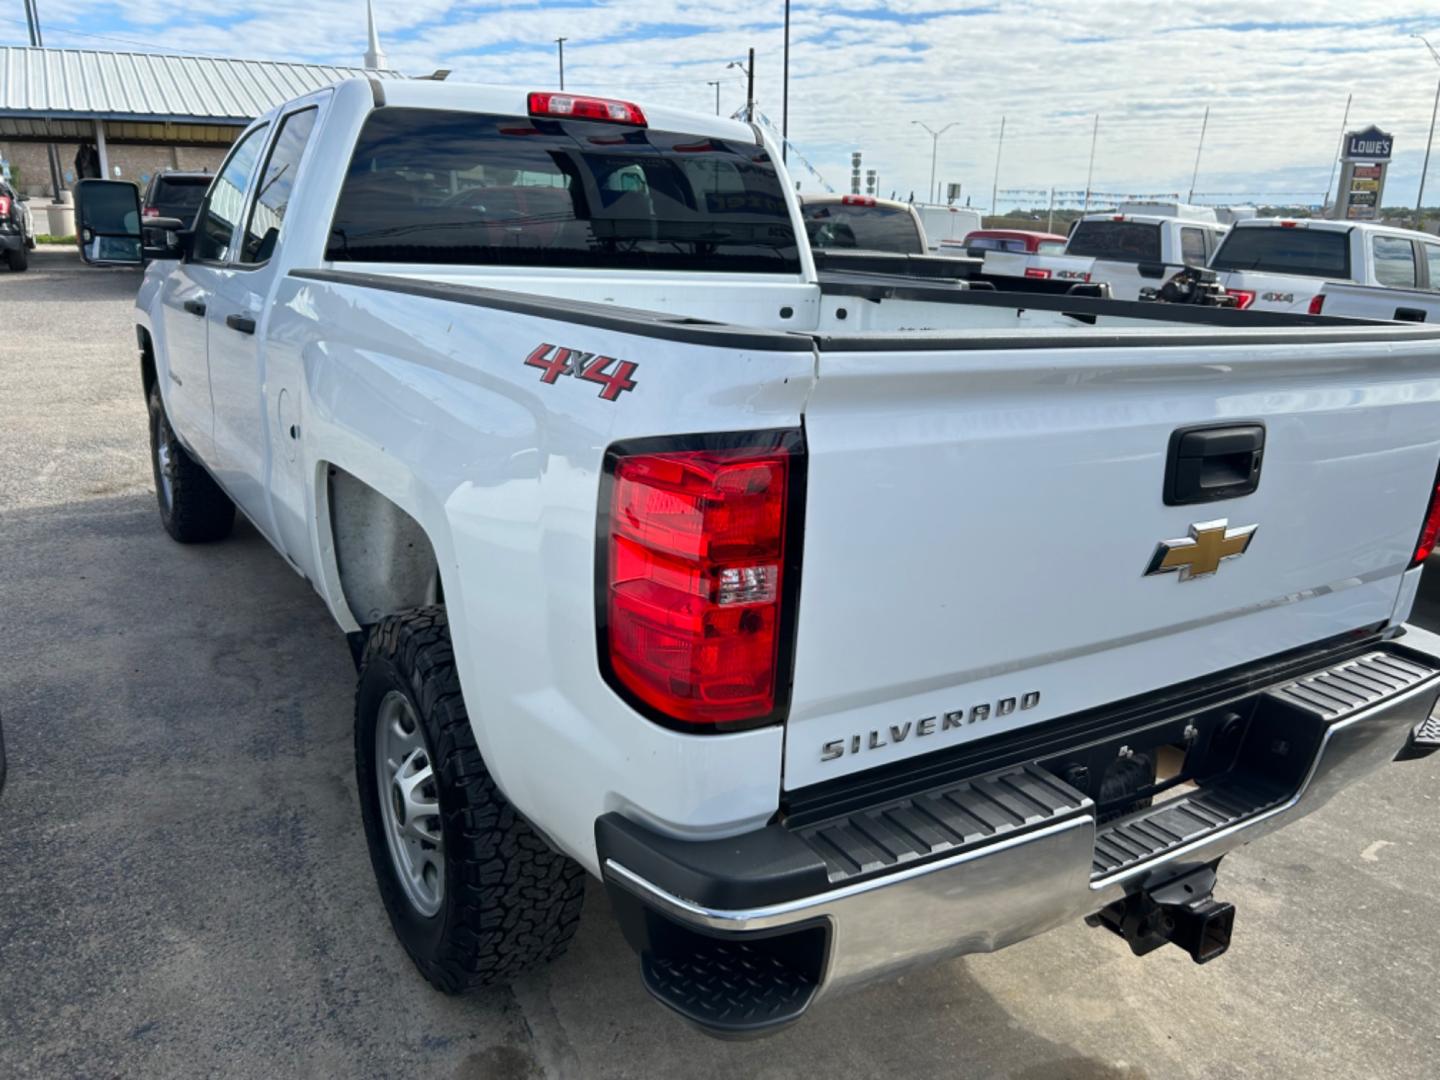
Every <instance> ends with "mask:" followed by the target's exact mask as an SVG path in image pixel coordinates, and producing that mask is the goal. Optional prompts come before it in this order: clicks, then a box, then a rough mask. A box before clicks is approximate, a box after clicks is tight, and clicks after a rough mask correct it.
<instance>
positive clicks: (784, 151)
mask: <svg viewBox="0 0 1440 1080" xmlns="http://www.w3.org/2000/svg"><path fill="white" fill-rule="evenodd" d="M781 86H782V89H781V91H780V95H781V96H780V160H781V161H782V162H784V161H789V160H790V158H789V153H790V0H785V77H784V79H783V80H782V83H781Z"/></svg>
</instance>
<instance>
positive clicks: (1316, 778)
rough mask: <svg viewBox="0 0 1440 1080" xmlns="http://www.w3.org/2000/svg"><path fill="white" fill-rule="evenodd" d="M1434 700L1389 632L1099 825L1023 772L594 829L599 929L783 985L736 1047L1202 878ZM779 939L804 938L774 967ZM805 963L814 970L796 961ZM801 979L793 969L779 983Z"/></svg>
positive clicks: (1417, 636)
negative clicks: (1177, 874)
mask: <svg viewBox="0 0 1440 1080" xmlns="http://www.w3.org/2000/svg"><path fill="white" fill-rule="evenodd" d="M1437 694H1440V637H1437V636H1436V635H1433V634H1430V633H1428V632H1427V631H1423V630H1419V629H1416V628H1409V627H1407V628H1406V631H1405V633H1404V634H1403V635H1400V636H1398V637H1397V638H1396V639H1395V640H1394V641H1390V642H1386V643H1385V644H1383V645H1380V646H1377V647H1375V648H1373V649H1371V650H1368V651H1366V652H1365V653H1364V654H1363V655H1361V656H1358V657H1349V658H1347V659H1345V660H1343V661H1342V662H1332V663H1329V664H1327V665H1325V666H1323V667H1321V668H1318V669H1316V670H1313V671H1309V672H1306V673H1305V674H1303V675H1301V676H1300V677H1298V678H1296V677H1291V678H1288V679H1285V680H1283V681H1280V682H1278V683H1277V684H1275V685H1270V686H1268V687H1264V688H1261V689H1258V690H1251V691H1250V692H1248V693H1247V694H1245V695H1244V696H1243V698H1241V699H1237V701H1236V702H1231V703H1229V707H1234V708H1238V709H1240V710H1241V711H1244V710H1246V709H1249V710H1251V713H1252V716H1253V717H1254V719H1252V720H1251V721H1250V727H1249V728H1247V733H1246V739H1247V740H1248V741H1247V744H1246V745H1247V747H1249V744H1250V743H1251V742H1253V743H1254V744H1255V745H1254V747H1251V748H1250V749H1247V750H1245V751H1244V753H1245V754H1248V755H1250V757H1244V758H1243V760H1242V758H1237V763H1236V765H1235V766H1234V768H1233V769H1232V770H1231V771H1230V772H1227V773H1225V774H1223V775H1220V776H1217V777H1214V778H1212V779H1210V780H1209V781H1207V782H1202V783H1200V784H1199V786H1198V788H1197V789H1196V790H1195V791H1193V792H1191V793H1189V794H1186V795H1183V796H1180V797H1177V798H1171V799H1169V800H1167V801H1164V802H1161V803H1158V804H1157V805H1155V806H1151V807H1148V808H1145V809H1141V810H1138V811H1136V812H1134V813H1130V814H1126V815H1124V816H1122V817H1120V818H1118V819H1117V820H1113V821H1107V822H1105V823H1104V824H1098V823H1097V822H1098V815H1097V810H1096V806H1095V804H1094V802H1093V801H1092V800H1091V799H1090V798H1089V797H1087V796H1086V795H1084V794H1082V793H1081V792H1080V791H1078V790H1076V789H1075V788H1073V787H1071V786H1070V785H1069V784H1067V783H1065V782H1063V781H1062V780H1060V779H1059V778H1058V777H1057V776H1056V775H1054V774H1053V773H1052V772H1049V771H1047V770H1046V769H1044V768H1042V767H1040V765H1039V763H1037V762H1027V763H1024V764H1021V765H1018V766H1015V767H1011V768H1007V769H1002V770H999V771H996V772H993V773H990V774H987V775H983V776H978V777H971V778H967V779H965V780H963V781H960V782H958V783H952V784H949V785H946V786H945V787H943V788H937V789H934V790H929V791H925V792H922V793H913V792H912V793H909V794H907V795H905V796H904V797H902V798H897V799H894V800H892V801H887V802H883V803H881V804H879V805H870V806H867V807H865V808H863V809H859V810H853V811H851V812H848V813H846V814H844V815H843V816H840V817H837V818H833V819H829V820H825V821H819V822H814V823H811V824H807V825H804V826H803V827H797V828H792V829H786V828H785V827H784V826H783V825H782V824H775V825H772V826H769V827H767V829H766V830H762V834H764V835H763V836H762V834H747V835H746V836H742V837H735V838H732V839H730V840H727V841H707V842H703V843H694V842H690V843H686V842H684V841H677V840H672V839H669V838H661V837H658V836H656V835H655V834H648V833H646V831H645V830H644V829H642V828H640V827H639V826H635V825H633V824H632V823H629V822H626V821H624V819H619V818H618V816H617V815H607V816H606V818H602V819H601V820H600V822H598V823H597V843H598V845H599V849H600V853H601V857H602V865H603V868H604V875H605V880H606V882H607V885H608V886H609V889H610V892H611V895H612V898H614V899H615V906H616V910H617V914H619V915H620V917H621V922H622V926H623V927H624V928H625V930H626V935H627V937H628V938H629V939H630V941H631V944H632V945H633V946H635V947H636V949H637V950H638V951H640V952H641V954H642V958H645V962H646V963H647V964H650V965H651V966H653V960H654V958H655V957H656V956H657V955H662V956H663V955H664V954H666V953H669V954H671V958H672V959H673V958H675V957H680V958H683V956H684V955H685V954H687V952H689V951H695V950H696V949H697V948H698V947H699V946H703V945H704V944H705V943H706V942H707V941H716V940H718V941H722V942H745V943H747V944H751V945H753V946H755V947H756V948H757V949H759V950H760V951H761V952H763V953H767V954H773V955H774V956H777V957H778V958H779V959H778V962H780V963H782V964H788V965H790V966H791V968H794V969H796V970H795V971H794V974H795V975H797V976H798V977H799V978H800V979H801V981H802V983H804V985H807V986H808V987H809V991H810V992H809V993H808V994H805V993H801V994H795V993H791V994H790V995H789V996H788V997H787V1001H788V1003H789V1008H788V1011H783V1012H782V1013H779V1014H775V1015H772V1016H769V1017H768V1018H766V1020H765V1021H764V1022H757V1023H756V1024H755V1025H752V1026H747V1025H745V1024H741V1025H739V1028H738V1029H735V1030H731V1031H727V1032H726V1033H731V1034H733V1033H736V1031H737V1030H738V1031H739V1033H756V1032H760V1031H763V1030H766V1029H768V1028H769V1027H773V1026H780V1025H782V1024H784V1023H787V1022H790V1021H792V1020H794V1019H795V1018H796V1017H798V1016H799V1015H800V1014H801V1013H802V1012H803V1011H804V1009H805V1008H806V1007H808V1005H809V1004H810V1002H811V1001H813V1000H814V999H815V998H817V997H818V996H820V995H821V994H822V993H832V992H836V991H839V990H843V989H850V988H853V987H857V986H861V985H864V984H865V983H868V982H871V981H874V980H877V979H883V978H888V977H893V976H895V975H897V974H899V973H902V972H904V971H906V970H909V969H911V968H914V967H916V966H919V965H923V964H927V963H931V962H934V961H937V960H940V959H943V958H945V957H950V956H957V955H963V954H967V953H978V952H991V951H994V950H996V949H1000V948H1003V947H1005V946H1007V945H1011V944H1014V943H1016V942H1018V941H1022V940H1024V939H1026V938H1029V937H1033V936H1035V935H1037V934H1040V933H1043V932H1044V931H1046V930H1049V929H1052V928H1054V927H1057V926H1060V925H1062V924H1064V923H1066V922H1070V921H1072V920H1075V919H1079V918H1082V917H1084V916H1087V915H1090V914H1092V913H1094V912H1096V911H1098V910H1099V909H1101V908H1103V907H1105V906H1106V905H1108V904H1111V903H1113V902H1114V901H1116V900H1118V899H1121V898H1123V897H1125V896H1126V895H1127V894H1129V893H1132V892H1135V891H1138V890H1140V889H1142V888H1145V887H1146V883H1147V881H1148V882H1152V883H1153V882H1154V881H1156V880H1158V879H1159V878H1161V877H1164V876H1165V875H1166V874H1168V873H1171V872H1173V871H1174V870H1175V869H1176V868H1177V867H1183V866H1193V865H1203V864H1209V863H1213V862H1215V861H1216V860H1218V859H1219V858H1220V857H1221V856H1223V855H1225V854H1226V853H1227V852H1229V851H1232V850H1233V849H1235V848H1237V847H1239V846H1241V845H1243V844H1245V843H1248V842H1249V841H1251V840H1253V839H1256V838H1257V837H1260V836H1263V835H1265V834H1266V833H1269V832H1271V831H1273V830H1275V829H1277V828H1279V827H1281V826H1282V825H1284V824H1287V823H1288V822H1290V821H1293V820H1295V819H1297V818H1299V817H1301V816H1303V815H1305V814H1308V813H1310V812H1311V811H1313V810H1315V809H1317V808H1318V807H1320V806H1322V805H1324V804H1325V803H1326V802H1327V801H1329V799H1330V798H1331V797H1333V796H1334V795H1335V794H1336V793H1337V792H1339V791H1340V790H1342V789H1343V788H1344V787H1346V786H1347V785H1349V784H1350V783H1352V782H1353V781H1355V780H1356V779H1358V778H1359V777H1361V776H1364V775H1365V774H1367V773H1369V772H1371V771H1373V770H1374V769H1377V768H1379V767H1380V766H1381V765H1384V764H1386V763H1387V762H1390V761H1391V760H1393V759H1395V758H1396V756H1397V753H1398V752H1399V751H1401V749H1402V748H1404V747H1406V746H1407V745H1409V742H1410V740H1412V739H1413V738H1414V737H1415V735H1414V733H1415V732H1416V730H1417V729H1418V728H1420V727H1421V726H1422V725H1423V724H1424V723H1425V722H1426V721H1427V720H1428V718H1429V716H1430V713H1431V711H1432V707H1433V706H1434V705H1435V700H1436V697H1437ZM1212 708H1213V706H1207V710H1209V709H1212ZM1176 722H1177V723H1185V720H1184V717H1183V716H1182V717H1181V718H1180V719H1179V720H1178V721H1176ZM1187 730H1188V727H1187ZM1266 755H1270V757H1272V758H1273V761H1274V765H1273V768H1272V767H1271V766H1270V763H1269V760H1270V759H1269V758H1267V757H1266ZM1242 763H1243V764H1244V765H1245V768H1241V764H1242ZM791 933H795V934H804V935H808V937H807V942H808V944H807V945H806V947H805V948H804V949H800V950H798V951H794V953H793V955H791V951H787V950H790V946H789V945H787V944H785V942H786V940H787V935H789V934H791ZM767 942H768V943H769V944H767ZM697 943H698V945H697ZM817 950H818V953H819V955H820V956H821V959H820V960H819V961H818V962H814V961H811V960H807V959H805V958H807V957H813V956H814V955H816V954H817ZM797 957H798V958H799V959H797ZM807 964H809V965H810V966H811V968H812V970H799V969H801V968H804V967H805V965H807ZM667 970H673V965H672V967H671V968H669V969H667ZM647 985H650V984H649V982H648V980H647ZM650 989H651V991H652V993H655V994H656V996H657V997H659V998H660V999H661V1000H662V1001H664V1002H665V1003H666V1004H667V1005H669V1006H670V1007H671V1008H674V1009H675V1010H676V1011H678V1012H680V1013H681V1014H682V1015H686V1016H687V1017H688V1018H689V1019H691V1020H692V1021H693V1022H695V1023H697V1024H698V1025H699V1026H701V1027H702V1028H705V1029H707V1030H711V1031H712V1032H714V1031H716V1030H717V1028H716V1027H715V1026H714V1025H711V1024H708V1023H707V1022H706V1020H705V1019H704V1018H702V1017H699V1016H696V1015H694V1014H692V1013H690V1012H689V1011H687V1009H686V1008H685V1007H684V1005H683V1004H681V1003H677V1000H676V999H675V998H673V997H671V998H667V997H666V995H665V993H663V992H661V991H659V990H657V988H656V986H654V985H650ZM792 989H793V987H792ZM688 992H689V991H685V990H683V988H682V990H681V991H680V993H681V994H682V996H683V994H684V993H688ZM722 1027H723V1025H722Z"/></svg>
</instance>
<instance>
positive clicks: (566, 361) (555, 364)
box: [525, 344, 640, 401]
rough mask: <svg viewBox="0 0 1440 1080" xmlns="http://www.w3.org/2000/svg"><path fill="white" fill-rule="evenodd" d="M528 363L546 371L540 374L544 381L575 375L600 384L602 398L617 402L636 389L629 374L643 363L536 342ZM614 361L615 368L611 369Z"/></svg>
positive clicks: (548, 381)
mask: <svg viewBox="0 0 1440 1080" xmlns="http://www.w3.org/2000/svg"><path fill="white" fill-rule="evenodd" d="M525 363H526V364H528V365H529V366H530V367H537V368H540V370H541V371H543V372H544V374H543V375H541V376H540V381H541V382H543V383H550V384H552V385H553V384H554V382H555V380H556V379H558V378H560V376H561V375H573V376H574V377H575V378H577V379H584V380H585V381H586V382H593V383H599V384H600V386H601V390H600V397H601V398H602V399H604V400H605V401H614V400H615V399H616V398H618V397H619V396H620V395H621V394H623V393H624V392H625V391H626V390H634V389H635V380H634V379H632V378H631V377H630V376H631V375H633V374H635V371H636V369H637V368H638V367H639V366H640V365H639V364H635V363H632V362H631V361H629V360H616V359H615V357H613V356H596V355H595V354H594V353H588V352H581V351H580V350H579V349H563V348H557V347H556V346H554V345H548V344H546V345H537V346H536V347H535V349H534V351H533V352H531V353H530V355H529V356H527V357H526V358H525ZM612 364H613V365H614V370H613V371H608V370H607V369H608V368H610V366H611V365H612Z"/></svg>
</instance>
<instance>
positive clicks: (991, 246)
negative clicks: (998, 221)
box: [965, 235, 1025, 251]
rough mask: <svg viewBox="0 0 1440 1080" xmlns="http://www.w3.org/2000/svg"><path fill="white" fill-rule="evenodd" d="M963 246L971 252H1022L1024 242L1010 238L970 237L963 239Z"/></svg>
mask: <svg viewBox="0 0 1440 1080" xmlns="http://www.w3.org/2000/svg"><path fill="white" fill-rule="evenodd" d="M965 246H966V247H967V248H969V249H970V250H971V251H1024V250H1025V241H1024V240H1015V239H1012V238H1010V237H999V236H975V235H970V236H967V237H966V238H965Z"/></svg>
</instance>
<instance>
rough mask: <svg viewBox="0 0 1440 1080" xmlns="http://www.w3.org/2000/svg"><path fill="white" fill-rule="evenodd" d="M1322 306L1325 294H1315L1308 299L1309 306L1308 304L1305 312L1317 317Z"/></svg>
mask: <svg viewBox="0 0 1440 1080" xmlns="http://www.w3.org/2000/svg"><path fill="white" fill-rule="evenodd" d="M1324 306H1325V294H1324V293H1316V294H1315V295H1314V296H1312V297H1310V304H1309V306H1308V307H1307V308H1306V309H1305V310H1306V312H1308V313H1309V314H1311V315H1319V314H1320V311H1321V309H1322V308H1323V307H1324Z"/></svg>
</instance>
